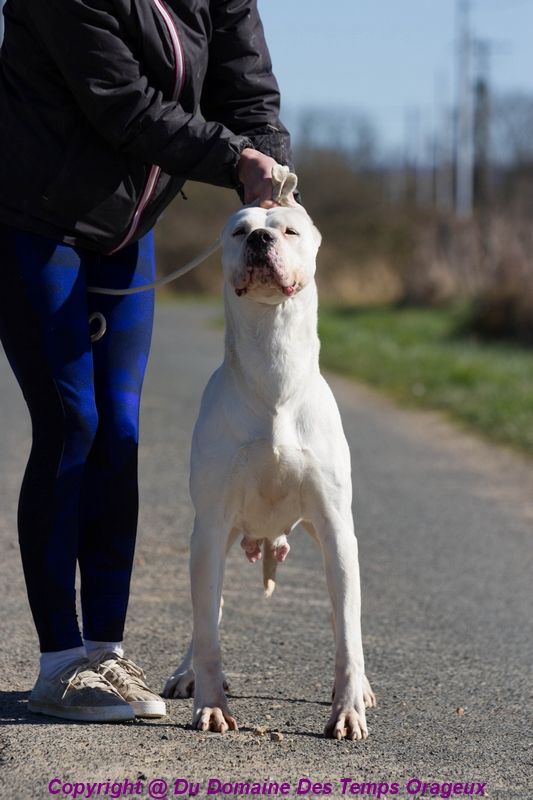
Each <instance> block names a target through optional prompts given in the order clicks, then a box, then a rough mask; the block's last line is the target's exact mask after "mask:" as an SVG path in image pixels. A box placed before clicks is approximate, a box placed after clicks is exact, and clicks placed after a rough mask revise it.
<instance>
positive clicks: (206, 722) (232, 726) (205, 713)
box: [192, 703, 239, 733]
mask: <svg viewBox="0 0 533 800" xmlns="http://www.w3.org/2000/svg"><path fill="white" fill-rule="evenodd" d="M192 726H193V728H195V729H196V730H198V731H213V732H214V733H226V731H228V730H229V731H238V730H239V728H238V727H237V721H236V719H235V717H233V716H232V715H231V713H230V711H229V708H228V707H227V706H226V705H225V704H223V703H220V705H218V706H217V705H215V706H207V705H199V706H198V708H196V709H195V712H194V716H193V721H192Z"/></svg>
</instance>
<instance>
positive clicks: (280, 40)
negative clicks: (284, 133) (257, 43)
mask: <svg viewBox="0 0 533 800" xmlns="http://www.w3.org/2000/svg"><path fill="white" fill-rule="evenodd" d="M471 6H472V8H471V21H472V28H473V30H474V33H475V36H476V37H477V38H479V39H482V40H489V41H490V42H493V44H494V49H493V54H492V58H491V73H492V75H491V77H492V81H493V87H494V89H495V90H496V91H500V92H503V91H513V90H521V91H525V92H530V93H532V94H533V0H472V3H471ZM455 7H456V0H329V2H328V0H259V9H260V12H261V16H262V18H263V23H264V26H265V30H266V34H267V40H268V43H269V47H270V51H271V54H272V60H273V63H274V70H275V72H276V75H277V78H278V81H279V83H280V86H281V90H282V97H283V107H284V109H285V117H286V119H287V122H288V123H291V122H292V119H293V114H294V113H295V112H296V111H297V110H298V109H299V108H302V107H306V106H314V107H320V108H324V109H327V108H328V107H334V108H348V109H353V110H356V111H363V112H366V113H368V114H369V115H370V117H371V118H372V119H373V120H374V121H375V123H376V125H377V126H378V130H379V136H380V140H381V142H382V144H383V145H384V146H385V147H394V146H396V145H400V144H401V142H402V141H403V138H404V132H405V128H406V116H407V114H408V113H409V112H408V109H419V112H418V113H419V115H420V116H419V118H420V128H421V129H422V130H426V129H429V128H430V127H431V125H432V121H431V120H432V115H433V114H434V113H435V108H436V103H435V96H436V94H437V92H436V85H437V81H438V86H439V89H438V96H439V100H438V103H440V104H443V103H445V102H446V99H447V98H448V103H449V102H451V100H452V97H453V92H454V84H455V76H454V41H455Z"/></svg>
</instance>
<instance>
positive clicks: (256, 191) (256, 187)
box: [237, 147, 296, 208]
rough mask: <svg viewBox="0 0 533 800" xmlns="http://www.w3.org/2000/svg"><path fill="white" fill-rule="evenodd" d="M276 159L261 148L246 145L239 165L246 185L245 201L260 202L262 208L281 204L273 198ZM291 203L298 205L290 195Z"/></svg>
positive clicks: (240, 175) (240, 173) (241, 176)
mask: <svg viewBox="0 0 533 800" xmlns="http://www.w3.org/2000/svg"><path fill="white" fill-rule="evenodd" d="M275 164H276V161H275V160H274V159H273V158H271V157H270V156H266V155H265V154H264V153H260V152H259V150H253V149H252V148H251V147H245V148H244V150H243V151H242V153H241V158H240V161H239V164H238V167H237V175H238V177H239V180H240V182H241V183H242V185H243V186H244V202H245V203H254V202H256V201H258V202H259V205H260V206H261V207H262V208H272V207H273V206H277V205H279V204H278V203H275V202H274V201H273V200H272V167H274V166H275ZM288 202H289V203H290V205H296V201H295V199H294V197H293V196H292V194H291V195H289V198H288Z"/></svg>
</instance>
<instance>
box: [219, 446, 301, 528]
mask: <svg viewBox="0 0 533 800" xmlns="http://www.w3.org/2000/svg"><path fill="white" fill-rule="evenodd" d="M308 461H309V457H308V454H307V453H306V451H304V450H302V449H299V448H298V447H295V446H292V445H277V446H276V445H274V444H273V443H272V441H268V440H262V439H260V440H257V441H254V442H251V443H250V444H246V445H243V446H242V447H240V448H239V450H237V452H236V454H235V457H234V459H233V462H232V465H231V468H230V471H229V474H228V476H227V481H226V492H225V517H226V519H227V520H228V522H229V523H230V525H231V526H232V527H237V528H239V529H241V530H243V531H245V532H246V533H248V534H250V535H251V536H253V537H255V538H257V539H261V538H267V539H272V540H273V539H275V538H276V537H277V536H279V535H280V534H281V533H289V532H290V530H291V529H292V528H293V527H294V525H296V523H297V522H298V521H299V520H300V519H301V518H302V514H303V507H302V489H303V486H304V484H305V482H306V481H307V480H308V479H309V463H308Z"/></svg>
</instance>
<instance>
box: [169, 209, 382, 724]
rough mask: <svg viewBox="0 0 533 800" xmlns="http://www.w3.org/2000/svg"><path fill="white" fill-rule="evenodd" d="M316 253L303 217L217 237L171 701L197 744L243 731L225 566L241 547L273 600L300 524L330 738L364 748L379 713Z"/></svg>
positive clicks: (282, 212) (236, 221) (261, 213)
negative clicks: (329, 622) (319, 568)
mask: <svg viewBox="0 0 533 800" xmlns="http://www.w3.org/2000/svg"><path fill="white" fill-rule="evenodd" d="M320 239H321V237H320V234H319V232H318V231H317V229H316V228H315V227H314V225H313V223H312V221H311V219H310V218H309V216H308V215H307V213H306V212H305V210H304V209H303V208H301V207H290V208H287V207H273V208H270V209H268V210H267V209H264V208H259V207H254V208H244V209H241V210H239V211H238V212H237V213H236V214H234V215H233V216H232V217H231V218H230V220H229V221H228V223H227V225H226V227H225V229H224V231H223V234H222V246H223V257H222V265H223V270H224V303H225V315H226V340H225V357H224V361H223V363H222V365H221V366H220V367H219V369H217V370H216V372H215V373H214V374H213V375H212V376H211V379H210V381H209V383H208V385H207V387H206V389H205V391H204V394H203V397H202V403H201V408H200V414H199V417H198V420H197V423H196V427H195V430H194V435H193V441H192V453H191V482H190V489H191V496H192V500H193V503H194V507H195V511H196V518H195V522H194V529H193V533H192V538H191V559H190V568H191V584H192V603H193V639H192V642H191V645H190V647H189V650H188V652H187V654H186V656H185V658H184V659H183V661H182V663H181V664H180V665H179V667H178V668H177V669H176V671H175V673H174V674H173V675H172V676H171V677H170V678H169V680H168V681H167V684H166V686H165V689H164V693H163V694H164V695H165V696H166V697H187V696H190V695H191V693H192V691H193V687H194V711H193V726H194V727H195V728H198V729H200V730H212V731H219V732H221V733H222V732H224V731H226V730H228V728H229V729H231V730H236V729H237V723H236V721H235V719H234V717H233V716H232V714H231V712H230V710H229V707H228V701H227V698H226V695H225V691H224V690H225V688H227V686H226V683H225V681H224V676H223V673H222V663H221V656H220V644H219V634H218V623H219V621H220V619H219V618H220V615H221V608H222V582H223V574H224V561H225V554H226V552H227V550H228V549H229V547H231V545H232V544H233V542H234V541H235V540H236V539H237V538H238V537H241V546H242V547H243V549H244V551H245V553H246V556H247V557H248V559H249V560H250V561H255V560H258V559H260V558H261V557H263V573H264V582H265V590H266V592H265V593H266V594H267V596H268V595H270V594H271V593H272V591H273V588H274V578H275V567H276V563H277V562H278V561H283V560H284V559H285V557H286V556H287V553H288V551H289V544H288V542H287V537H288V536H289V534H290V533H291V531H292V530H293V529H294V527H295V526H296V525H297V524H298V523H301V524H302V526H303V527H304V528H305V529H306V530H307V531H308V532H309V533H310V534H311V536H312V537H313V538H314V539H315V540H316V541H317V542H318V543H319V545H320V548H321V550H322V553H323V557H324V564H325V570H326V578H327V584H328V589H329V593H330V596H331V600H332V606H333V628H334V632H335V640H336V658H335V683H334V689H333V707H332V711H331V716H330V718H329V721H328V722H327V724H326V727H325V734H326V736H330V737H334V738H337V739H340V738H343V737H346V738H348V739H364V738H366V736H367V726H366V721H365V706H372V705H375V697H374V694H373V692H372V689H371V688H370V684H369V683H368V681H367V679H366V677H365V669H364V661H363V646H362V641H361V625H360V590H359V567H358V559H357V541H356V538H355V534H354V527H353V520H352V511H351V501H352V484H351V475H350V452H349V449H348V444H347V442H346V439H345V436H344V432H343V429H342V423H341V419H340V415H339V411H338V408H337V404H336V402H335V399H334V397H333V395H332V393H331V390H330V388H329V386H328V385H327V383H326V381H325V380H324V378H323V377H322V376H321V374H320V371H319V363H318V353H319V347H320V345H319V340H318V335H317V292H316V285H315V281H314V273H315V258H316V254H317V250H318V247H319V245H320ZM261 548H263V553H261ZM193 667H194V669H193Z"/></svg>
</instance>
